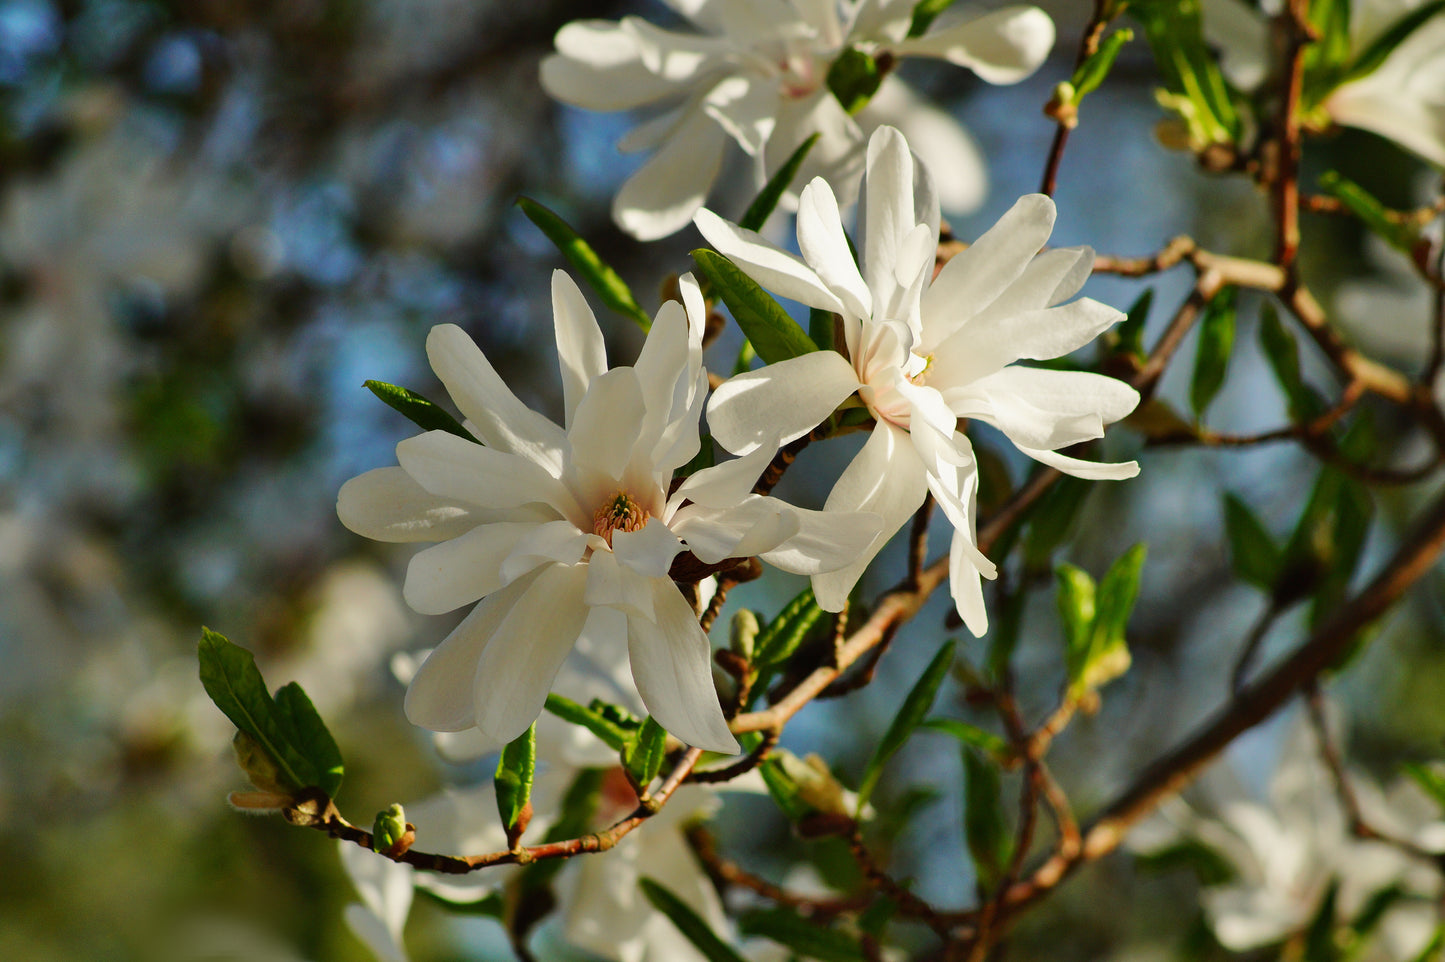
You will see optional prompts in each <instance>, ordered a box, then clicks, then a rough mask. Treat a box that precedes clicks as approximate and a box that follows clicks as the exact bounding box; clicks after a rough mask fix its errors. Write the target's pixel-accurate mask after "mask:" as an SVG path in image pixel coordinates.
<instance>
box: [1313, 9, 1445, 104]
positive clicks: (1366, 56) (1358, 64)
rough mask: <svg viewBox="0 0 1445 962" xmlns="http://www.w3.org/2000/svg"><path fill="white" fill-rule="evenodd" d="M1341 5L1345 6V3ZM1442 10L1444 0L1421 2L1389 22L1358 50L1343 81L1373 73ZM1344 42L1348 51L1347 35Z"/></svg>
mask: <svg viewBox="0 0 1445 962" xmlns="http://www.w3.org/2000/svg"><path fill="white" fill-rule="evenodd" d="M1317 2H1318V0H1317ZM1342 5H1345V6H1347V4H1342ZM1442 10H1445V0H1431V2H1430V3H1425V4H1422V5H1420V6H1419V7H1417V8H1415V9H1414V10H1411V11H1410V12H1409V13H1407V14H1405V15H1404V16H1402V17H1401V18H1400V19H1399V20H1396V21H1395V22H1394V23H1393V24H1391V26H1390V29H1388V30H1386V31H1385V32H1384V33H1382V34H1380V35H1379V36H1378V37H1376V38H1375V40H1374V41H1373V42H1372V43H1371V44H1370V45H1369V46H1368V47H1366V48H1365V49H1364V50H1362V51H1360V55H1359V56H1358V57H1356V58H1355V62H1354V63H1352V64H1350V66H1349V69H1348V70H1347V71H1346V72H1345V76H1344V82H1346V83H1347V82H1349V81H1351V80H1358V79H1360V78H1361V77H1363V76H1365V75H1367V74H1372V73H1374V72H1375V71H1376V70H1377V69H1378V68H1379V66H1380V65H1381V64H1383V63H1384V62H1385V61H1386V60H1387V59H1388V58H1389V56H1390V54H1392V53H1394V52H1395V48H1397V47H1399V46H1400V44H1402V43H1404V42H1405V41H1406V40H1407V39H1409V37H1410V35H1411V34H1413V33H1414V32H1415V31H1416V30H1418V29H1419V28H1420V27H1422V26H1424V25H1425V22H1426V21H1427V20H1429V19H1431V18H1432V17H1434V16H1435V15H1436V14H1438V13H1440V12H1441V11H1442ZM1345 43H1346V44H1347V46H1346V48H1345V49H1346V52H1348V49H1349V48H1348V43H1349V39H1348V35H1347V36H1346V40H1345Z"/></svg>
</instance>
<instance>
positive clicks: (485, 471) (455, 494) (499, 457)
mask: <svg viewBox="0 0 1445 962" xmlns="http://www.w3.org/2000/svg"><path fill="white" fill-rule="evenodd" d="M396 459H397V460H398V461H400V462H401V466H402V468H403V469H405V470H406V473H407V474H409V475H411V476H412V477H413V478H414V479H416V481H417V483H418V484H420V485H421V486H422V487H423V488H425V489H426V490H427V491H430V492H431V493H432V494H433V495H435V496H436V497H439V498H448V499H455V500H457V501H463V502H465V503H467V504H475V505H477V506H479V507H482V508H492V509H506V508H515V507H520V506H521V505H525V504H533V503H543V504H549V505H551V506H552V507H554V508H556V509H557V510H558V511H559V512H560V513H562V514H564V515H566V514H573V513H576V512H577V510H578V509H577V508H576V502H575V501H574V500H573V499H572V495H571V493H570V492H569V491H568V490H567V489H566V488H565V487H563V485H562V483H561V482H559V481H558V480H557V479H556V478H554V477H552V476H551V475H550V474H548V473H547V472H546V471H545V470H544V469H543V468H541V467H539V466H538V465H537V464H536V463H535V462H533V461H531V460H529V459H527V458H525V457H521V456H519V455H516V454H506V453H504V452H502V451H497V450H493V449H492V448H489V447H485V446H483V445H480V444H476V443H474V442H472V441H468V440H467V439H465V438H460V437H457V436H456V435H455V434H450V433H448V432H446V431H428V432H427V433H426V434H418V435H417V436H416V437H412V438H407V439H406V440H404V441H401V442H399V443H398V444H397V446H396Z"/></svg>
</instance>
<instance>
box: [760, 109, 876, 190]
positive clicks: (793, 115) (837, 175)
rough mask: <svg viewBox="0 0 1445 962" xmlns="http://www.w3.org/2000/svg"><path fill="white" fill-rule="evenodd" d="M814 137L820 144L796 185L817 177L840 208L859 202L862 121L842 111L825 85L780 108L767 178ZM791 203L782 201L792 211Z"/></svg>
mask: <svg viewBox="0 0 1445 962" xmlns="http://www.w3.org/2000/svg"><path fill="white" fill-rule="evenodd" d="M815 133H816V134H818V135H819V137H818V141H817V143H815V144H814V145H813V149H812V150H810V151H808V158H807V160H805V161H803V166H802V168H801V169H800V170H799V171H798V176H797V178H796V179H795V180H794V183H804V184H806V183H808V182H810V181H812V180H813V178H814V177H822V178H823V179H824V180H826V181H827V182H828V184H829V185H830V186H831V187H832V188H833V193H834V194H835V195H836V196H837V198H838V203H839V204H841V205H842V206H844V207H847V206H849V205H850V204H852V203H853V201H854V200H855V199H856V198H857V196H858V180H859V178H860V177H861V176H862V174H863V160H864V146H865V143H866V141H865V139H864V137H863V131H862V128H860V127H859V126H858V121H856V120H854V119H853V117H852V116H851V115H850V114H849V113H848V112H847V111H846V110H844V109H843V105H842V104H841V103H839V102H838V98H837V97H835V96H833V94H832V92H831V91H830V90H829V89H828V88H827V86H826V85H822V86H821V87H820V88H819V89H818V90H817V91H816V92H815V93H813V94H811V95H809V96H807V97H803V98H800V99H796V100H784V101H783V102H782V103H781V104H780V105H779V106H778V122H777V125H776V126H775V127H774V129H773V136H772V137H770V138H768V146H767V149H766V150H765V151H764V152H763V173H764V174H765V176H766V177H772V176H773V175H774V174H776V173H777V172H778V171H779V170H780V169H781V168H782V166H783V164H785V163H787V160H788V158H789V157H791V156H792V155H793V151H795V150H797V149H798V146H799V145H800V144H801V143H802V142H803V141H804V140H806V139H808V138H809V137H810V136H812V135H813V134H815ZM790 197H791V195H788V194H785V195H783V204H782V205H780V206H784V207H785V208H787V207H790V206H791V203H790ZM795 202H796V201H795V200H794V201H792V203H795Z"/></svg>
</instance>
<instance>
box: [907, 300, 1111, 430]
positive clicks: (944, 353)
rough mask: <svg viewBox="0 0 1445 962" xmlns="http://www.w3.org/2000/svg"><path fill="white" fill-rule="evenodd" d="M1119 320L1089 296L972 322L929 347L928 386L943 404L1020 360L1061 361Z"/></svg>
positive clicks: (978, 318) (991, 315)
mask: <svg viewBox="0 0 1445 962" xmlns="http://www.w3.org/2000/svg"><path fill="white" fill-rule="evenodd" d="M1123 319H1124V314H1123V313H1122V312H1121V311H1118V310H1116V309H1115V308H1112V307H1109V306H1108V305H1107V304H1101V303H1099V302H1098V301H1096V300H1094V299H1093V298H1089V297H1081V298H1079V299H1078V300H1076V301H1070V302H1069V303H1068V304H1060V305H1059V306H1058V307H1049V308H1045V309H1044V310H1041V311H1025V312H1024V313H1022V314H1014V315H1011V316H1003V315H997V314H990V315H987V316H984V315H980V316H979V317H975V318H973V319H972V320H971V321H969V322H968V324H966V325H965V326H964V327H963V328H961V329H960V330H957V331H955V332H954V333H953V334H952V335H950V336H949V337H948V339H947V340H945V341H944V342H943V343H941V344H939V345H938V346H937V347H935V348H934V349H933V352H932V353H933V361H934V370H935V371H936V372H937V373H936V374H933V375H932V376H930V378H929V384H930V385H932V386H933V387H936V388H938V390H939V391H940V392H942V394H943V396H944V398H946V399H948V401H949V403H950V404H952V403H953V398H952V393H951V391H952V389H953V388H958V387H963V386H966V385H968V384H970V383H971V382H973V381H976V380H978V379H979V378H983V377H987V376H988V375H990V374H993V373H995V372H996V371H999V370H1002V369H1003V368H1004V367H1005V366H1007V365H1009V364H1012V363H1013V362H1015V361H1017V360H1021V359H1025V358H1026V359H1029V360H1039V361H1043V360H1049V359H1051V358H1056V357H1064V356H1065V355H1067V354H1070V353H1072V352H1074V351H1077V350H1078V349H1079V348H1081V347H1083V346H1084V345H1085V344H1088V343H1089V342H1090V341H1092V340H1093V339H1094V338H1096V337H1098V336H1099V335H1100V334H1102V333H1103V332H1104V331H1107V330H1108V329H1109V328H1110V327H1112V326H1113V325H1115V324H1116V323H1118V322H1119V321H1121V320H1123Z"/></svg>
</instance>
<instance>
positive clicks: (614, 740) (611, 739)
mask: <svg viewBox="0 0 1445 962" xmlns="http://www.w3.org/2000/svg"><path fill="white" fill-rule="evenodd" d="M609 707H615V706H609ZM546 708H547V710H548V711H549V712H551V713H552V714H554V715H556V716H557V717H558V718H560V719H562V720H563V721H567V722H571V723H572V724H574V725H581V726H582V727H583V728H585V729H587V730H588V731H590V732H591V733H592V734H594V735H596V736H597V737H598V738H600V739H602V740H603V741H604V742H606V743H607V747H609V748H611V749H613V750H614V751H622V746H623V745H625V744H627V742H628V741H630V740H631V739H632V738H633V737H634V736H635V735H636V734H637V727H636V725H635V724H634V725H633V726H632V727H628V726H627V725H625V724H622V723H621V722H620V721H619V720H617V718H616V717H614V716H615V715H616V713H617V712H620V711H621V709H617V710H616V712H613V713H607V712H603V711H598V710H597V708H596V705H595V703H594V705H592V706H585V705H579V704H577V703H576V702H575V701H572V700H571V699H569V698H563V697H562V696H561V695H557V694H549V695H548V696H547V702H546Z"/></svg>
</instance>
